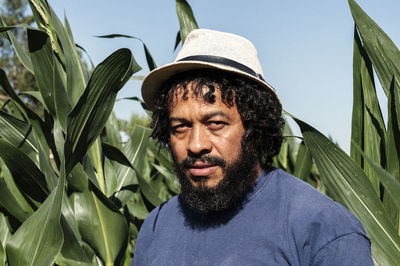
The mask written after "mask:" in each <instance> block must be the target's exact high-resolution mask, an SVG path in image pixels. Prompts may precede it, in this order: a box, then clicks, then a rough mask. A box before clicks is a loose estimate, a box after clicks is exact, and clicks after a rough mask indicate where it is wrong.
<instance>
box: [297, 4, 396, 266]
mask: <svg viewBox="0 0 400 266" xmlns="http://www.w3.org/2000/svg"><path fill="white" fill-rule="evenodd" d="M349 5H350V10H351V12H352V15H353V18H354V21H355V32H354V55H353V80H354V84H353V85H354V90H353V91H354V100H353V116H352V134H351V139H352V144H351V151H350V156H349V155H347V154H346V153H345V152H344V151H343V150H341V149H340V148H339V147H338V146H337V145H335V144H334V143H333V142H332V141H330V140H329V139H328V138H327V137H325V136H323V135H322V134H321V133H319V132H318V131H317V130H316V129H314V128H313V127H311V126H310V125H308V124H306V123H305V122H303V121H301V120H300V119H297V118H295V117H294V119H295V121H296V122H297V123H298V125H299V126H300V129H301V132H302V135H303V138H304V141H305V144H306V146H307V147H308V149H309V150H310V153H311V155H312V157H313V159H314V160H315V163H316V166H317V167H318V172H319V174H320V176H321V180H322V183H323V184H324V185H325V186H326V189H327V193H328V194H329V195H330V196H331V197H332V198H333V199H335V200H336V201H338V202H340V203H342V204H343V205H345V206H346V207H347V208H348V209H349V210H351V211H352V212H353V213H354V214H355V215H356V216H357V217H358V218H359V219H360V220H361V222H362V223H363V225H364V227H365V229H366V231H367V233H368V236H369V237H370V239H371V242H372V255H373V259H374V262H375V264H376V265H397V264H398V262H399V261H400V238H399V234H398V232H399V220H398V219H399V218H398V217H399V208H400V201H399V200H398V195H399V193H400V183H399V179H400V176H399V163H400V145H399V141H400V134H399V132H400V128H399V125H400V123H399V122H400V119H399V118H400V117H399V115H400V102H399V100H400V89H399V88H400V87H399V80H400V79H399V78H400V72H399V70H400V52H399V50H398V49H397V47H396V46H395V45H394V44H393V42H392V41H391V40H390V38H389V37H388V36H387V35H386V34H385V33H384V32H383V31H382V29H380V28H379V26H378V25H377V24H376V23H375V22H374V21H373V20H372V19H371V18H370V17H368V15H367V14H366V13H365V12H364V11H363V10H362V9H361V8H360V7H359V6H358V5H357V3H356V2H355V1H354V0H349ZM374 72H375V73H376V75H377V76H378V78H379V81H380V84H381V85H382V88H383V90H384V92H385V94H386V96H387V97H388V106H387V108H388V114H389V117H388V123H387V125H385V123H384V119H383V117H382V112H381V109H380V105H379V102H378V99H377V96H376V85H375V81H374Z"/></svg>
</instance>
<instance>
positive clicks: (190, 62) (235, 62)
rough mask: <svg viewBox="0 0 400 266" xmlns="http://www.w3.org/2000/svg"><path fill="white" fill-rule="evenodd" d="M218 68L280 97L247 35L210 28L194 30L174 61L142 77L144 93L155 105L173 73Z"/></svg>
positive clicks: (150, 103)
mask: <svg viewBox="0 0 400 266" xmlns="http://www.w3.org/2000/svg"><path fill="white" fill-rule="evenodd" d="M204 68H207V69H219V70H223V71H228V72H232V73H235V74H238V75H241V76H244V77H247V78H248V79H250V80H253V81H255V82H257V83H259V84H260V85H261V86H263V87H264V88H265V89H267V90H270V91H271V92H272V94H273V95H275V97H276V98H277V100H278V101H279V98H278V96H277V94H276V92H275V90H274V89H273V88H272V86H271V85H269V84H268V83H267V82H265V80H264V78H263V76H264V74H263V71H262V68H261V65H260V62H259V60H258V57H257V51H256V48H255V47H254V45H253V44H252V43H251V42H250V41H249V40H247V39H245V38H243V37H241V36H238V35H235V34H231V33H226V32H220V31H215V30H208V29H197V30H193V31H191V32H190V33H189V35H188V36H187V37H186V40H185V43H184V45H183V46H182V49H181V50H180V52H179V53H178V56H177V57H176V59H175V61H174V62H173V63H170V64H167V65H165V66H162V67H159V68H156V69H154V70H153V71H151V72H150V73H149V74H148V75H147V76H146V77H145V79H144V80H143V84H142V96H143V100H144V101H145V102H146V104H147V105H148V106H149V108H150V109H154V106H155V104H156V100H157V97H158V93H159V91H160V88H161V86H162V85H163V83H164V82H166V81H167V80H168V79H169V78H171V77H172V76H174V75H176V74H178V73H181V72H184V71H188V70H195V69H204Z"/></svg>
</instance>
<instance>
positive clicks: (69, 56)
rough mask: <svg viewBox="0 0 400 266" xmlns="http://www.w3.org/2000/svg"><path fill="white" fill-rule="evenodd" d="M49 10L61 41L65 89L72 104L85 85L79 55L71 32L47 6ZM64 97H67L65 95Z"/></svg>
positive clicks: (77, 98)
mask: <svg viewBox="0 0 400 266" xmlns="http://www.w3.org/2000/svg"><path fill="white" fill-rule="evenodd" d="M49 12H50V15H51V18H52V22H53V25H54V30H55V31H56V32H57V37H58V39H59V41H60V43H61V47H62V52H63V53H64V57H65V66H66V70H67V88H66V91H67V93H68V96H69V99H70V101H71V104H72V106H74V105H75V104H76V103H77V102H78V100H79V97H80V96H81V95H82V93H83V90H84V89H85V86H86V81H85V76H84V73H83V70H82V65H81V61H80V57H79V56H78V53H77V50H76V46H75V42H74V39H73V36H72V34H70V32H69V31H68V30H67V29H65V28H64V27H63V25H62V23H61V21H60V20H59V18H58V17H57V15H56V13H55V12H54V11H53V9H51V8H49ZM65 99H68V98H67V97H65Z"/></svg>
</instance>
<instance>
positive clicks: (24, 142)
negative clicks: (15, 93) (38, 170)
mask: <svg viewBox="0 0 400 266" xmlns="http://www.w3.org/2000/svg"><path fill="white" fill-rule="evenodd" d="M0 137H2V138H3V139H4V140H6V141H7V142H9V143H11V144H12V145H14V146H15V147H18V149H19V150H21V151H22V152H23V153H25V154H27V155H28V156H29V157H30V158H31V159H32V160H34V161H37V159H36V156H37V152H38V151H37V148H36V142H35V140H34V138H33V136H32V127H31V126H30V125H29V124H28V123H26V122H25V121H22V120H19V119H17V118H15V117H13V116H11V115H9V114H7V113H6V112H3V111H1V110H0Z"/></svg>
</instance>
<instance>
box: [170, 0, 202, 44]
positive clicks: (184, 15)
mask: <svg viewBox="0 0 400 266" xmlns="http://www.w3.org/2000/svg"><path fill="white" fill-rule="evenodd" d="M175 3H176V14H177V16H178V20H179V27H180V31H179V33H180V36H181V40H182V43H185V39H186V36H188V34H189V32H191V31H192V30H195V29H198V28H199V26H198V25H197V22H196V19H195V18H194V15H193V11H192V8H191V7H190V5H189V4H188V2H187V1H186V0H176V2H175Z"/></svg>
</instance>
